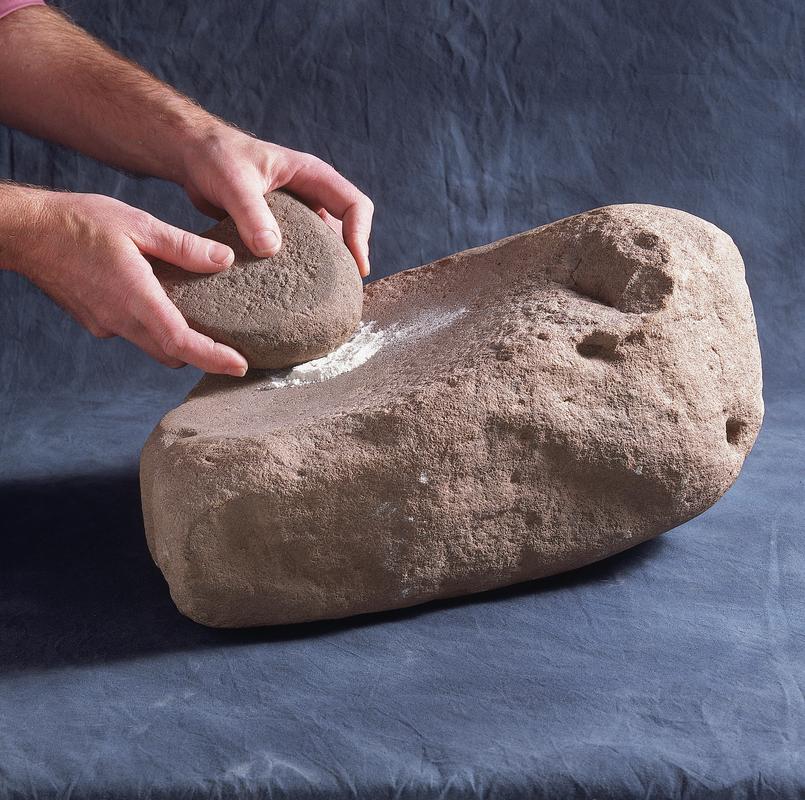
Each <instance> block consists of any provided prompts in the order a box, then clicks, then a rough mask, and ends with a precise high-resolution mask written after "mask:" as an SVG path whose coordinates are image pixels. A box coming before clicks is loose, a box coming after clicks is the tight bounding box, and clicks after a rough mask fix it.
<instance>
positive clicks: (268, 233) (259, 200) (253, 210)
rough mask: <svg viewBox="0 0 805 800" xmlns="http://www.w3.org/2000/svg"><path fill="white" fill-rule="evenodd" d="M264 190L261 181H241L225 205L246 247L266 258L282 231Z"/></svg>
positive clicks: (280, 236) (278, 242)
mask: <svg viewBox="0 0 805 800" xmlns="http://www.w3.org/2000/svg"><path fill="white" fill-rule="evenodd" d="M264 194H265V187H264V186H263V185H262V184H261V183H260V182H257V181H246V182H242V183H240V184H239V185H238V187H237V189H236V192H235V193H234V194H233V195H232V197H231V198H227V202H225V203H224V205H225V206H226V210H227V211H228V212H229V215H230V216H231V217H232V219H234V220H235V225H236V226H237V229H238V233H239V234H240V238H241V239H242V240H243V243H244V244H245V245H246V247H248V248H249V250H251V251H252V253H254V254H255V255H256V256H261V257H263V258H268V257H270V256H273V255H276V253H277V251H278V250H279V249H280V245H281V244H282V234H281V233H280V228H279V225H278V224H277V220H276V219H275V218H274V215H273V214H272V213H271V209H270V208H269V207H268V203H267V202H266V199H265V197H264Z"/></svg>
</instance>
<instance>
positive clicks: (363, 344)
mask: <svg viewBox="0 0 805 800" xmlns="http://www.w3.org/2000/svg"><path fill="white" fill-rule="evenodd" d="M465 311H466V309H464V308H462V309H458V310H457V311H447V312H444V313H442V314H437V315H435V316H430V315H429V316H427V317H423V318H422V319H421V320H417V321H415V322H413V323H411V324H410V325H405V326H401V325H392V326H390V327H388V328H386V329H381V330H376V324H377V323H375V322H361V324H360V325H359V326H358V330H357V331H356V332H355V334H354V335H353V336H352V338H351V339H349V340H348V341H346V342H344V344H342V345H341V346H340V347H337V348H336V349H335V350H333V351H332V352H331V353H328V354H327V355H326V356H322V357H321V358H316V359H314V360H313V361H307V362H306V363H304V364H299V365H297V366H296V367H293V368H292V369H286V370H277V371H272V373H270V374H271V377H270V378H269V379H268V381H266V383H265V384H264V385H263V386H261V387H260V389H261V390H262V391H267V390H270V389H284V388H287V387H290V386H305V385H307V384H310V383H321V382H322V381H326V380H328V379H329V378H334V377H335V376H336V375H342V374H343V373H345V372H350V371H351V370H353V369H355V368H356V367H359V366H360V365H361V364H364V363H366V362H367V361H368V360H369V359H370V358H371V357H372V356H373V355H374V354H375V353H377V351H378V350H380V348H381V347H383V345H385V344H388V343H389V342H391V341H393V340H396V339H401V338H404V337H408V336H417V335H422V334H425V333H432V332H433V331H435V330H438V329H439V328H443V327H444V326H445V325H449V324H450V323H451V322H453V320H455V319H457V318H458V317H460V316H461V315H462V314H463V313H465Z"/></svg>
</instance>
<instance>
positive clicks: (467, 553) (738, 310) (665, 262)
mask: <svg viewBox="0 0 805 800" xmlns="http://www.w3.org/2000/svg"><path fill="white" fill-rule="evenodd" d="M363 317H364V327H363V328H362V333H361V335H363V336H371V335H377V336H380V337H381V338H380V340H374V345H377V347H375V349H374V351H373V353H372V355H371V357H369V358H367V359H365V360H363V361H362V362H361V363H360V364H359V365H357V366H356V367H355V368H354V369H352V370H351V371H346V372H343V373H341V374H338V375H336V376H335V377H331V378H329V379H328V380H322V381H319V382H311V383H304V381H302V382H301V383H297V384H294V383H292V382H289V381H287V380H280V381H278V380H277V376H276V375H275V374H273V373H254V374H251V373H250V375H249V376H248V377H247V378H246V379H245V380H237V379H231V378H226V377H220V376H207V377H205V378H204V379H203V380H202V381H201V382H200V383H199V385H198V386H197V387H196V389H195V390H194V391H193V392H192V393H191V394H190V396H189V397H188V399H187V400H186V401H185V402H184V403H183V404H182V405H181V406H179V407H178V408H177V409H175V410H174V411H171V412H170V413H169V414H167V416H166V417H165V418H164V419H163V420H162V422H161V423H160V424H159V426H158V427H157V428H156V430H155V431H154V432H153V434H152V435H151V437H150V438H149V440H148V442H147V444H146V446H145V449H144V451H143V456H142V462H141V482H142V491H143V507H144V516H145V524H146V532H147V537H148V543H149V546H150V548H151V552H152V554H153V556H154V558H155V560H156V562H157V564H158V565H159V566H160V568H161V569H162V571H163V573H164V575H165V577H166V578H167V580H168V583H169V586H170V590H171V594H172V596H173V598H174V600H175V602H176V604H177V606H178V607H179V609H180V610H181V611H182V612H183V613H185V614H187V615H188V616H189V617H191V618H193V619H195V620H197V621H199V622H202V623H204V624H207V625H213V626H249V625H264V624H275V623H286V622H296V621H302V620H312V619H318V618H332V617H343V616H347V615H350V614H357V613H361V612H368V611H377V610H381V609H389V608H396V607H401V606H408V605H413V604H415V603H421V602H424V601H427V600H430V599H434V598H443V597H450V596H455V595H460V594H464V593H469V592H477V591H481V590H484V589H490V588H493V587H498V586H502V585H506V584H511V583H515V582H518V581H525V580H529V579H532V578H538V577H541V576H546V575H551V574H554V573H558V572H561V571H563V570H569V569H573V568H575V567H580V566H582V565H584V564H587V563H590V562H592V561H596V560H598V559H601V558H604V557H606V556H608V555H611V554H613V553H617V552H619V551H622V550H624V549H626V548H629V547H631V546H633V545H636V544H638V543H639V542H642V541H644V540H646V539H650V538H651V537H654V536H657V535H658V534H660V533H662V532H664V531H666V530H668V529H669V528H672V527H674V526H676V525H678V524H680V523H682V522H684V521H686V520H688V519H690V518H691V517H693V516H695V515H697V514H700V513H701V512H703V511H704V510H705V509H707V508H708V507H710V506H711V505H712V504H713V503H714V502H715V501H716V500H717V499H718V498H719V497H720V496H721V495H722V494H723V493H724V492H725V491H726V490H727V489H728V488H729V486H730V485H731V484H732V483H733V481H734V480H735V478H736V477H737V475H738V473H739V471H740V469H741V466H742V464H743V461H744V458H745V457H746V455H747V453H748V452H749V450H750V448H751V447H752V444H753V442H754V440H755V436H756V434H757V432H758V429H759V427H760V424H761V419H762V415H763V402H762V398H761V371H760V353H759V349H758V343H757V336H756V331H755V321H754V315H753V311H752V304H751V301H750V297H749V293H748V290H747V287H746V283H745V281H744V269H743V262H742V260H741V257H740V254H739V253H738V250H737V249H736V247H735V245H734V244H733V242H732V240H731V239H730V237H729V236H727V235H726V234H725V233H723V232H722V231H720V230H719V229H718V228H716V227H714V226H713V225H711V224H709V223H707V222H705V221H703V220H701V219H698V218H696V217H693V216H690V215H689V214H686V213H684V212H681V211H675V210H671V209H665V208H659V207H655V206H645V205H624V206H611V207H607V208H602V209H597V210H594V211H590V212H587V213H585V214H580V215H578V216H575V217H570V218H567V219H564V220H560V221H559V222H556V223H553V224H551V225H547V226H545V227H542V228H538V229H536V230H533V231H528V232H526V233H522V234H519V235H516V236H513V237H511V238H508V239H504V240H502V241H499V242H496V243H494V244H490V245H487V246H485V247H480V248H478V249H475V250H470V251H467V252H464V253H459V254H457V255H453V256H449V257H447V258H444V259H442V260H440V261H437V262H435V263H434V264H431V265H428V266H424V267H420V268H417V269H413V270H408V271H407V272H403V273H400V274H397V275H394V276H392V277H390V278H385V279H383V280H380V281H377V282H375V283H373V284H372V285H370V286H369V287H368V288H367V290H366V296H365V303H364V315H363ZM367 331H368V333H367Z"/></svg>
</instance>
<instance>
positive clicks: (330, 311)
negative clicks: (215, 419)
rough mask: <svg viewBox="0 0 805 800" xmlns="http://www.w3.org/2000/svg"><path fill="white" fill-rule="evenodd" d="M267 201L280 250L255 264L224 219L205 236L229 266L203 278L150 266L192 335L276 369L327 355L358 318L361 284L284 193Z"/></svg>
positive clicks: (315, 222)
mask: <svg viewBox="0 0 805 800" xmlns="http://www.w3.org/2000/svg"><path fill="white" fill-rule="evenodd" d="M266 200H267V201H268V205H269V207H270V208H271V210H272V212H273V213H274V216H275V217H276V219H277V223H278V225H279V227H280V231H281V232H282V237H283V243H282V247H281V248H280V251H279V252H278V253H277V254H276V255H275V256H273V257H272V258H256V257H255V256H254V255H252V253H251V252H250V251H249V250H248V248H247V247H246V245H244V244H243V242H242V241H241V239H240V237H239V236H238V232H237V229H236V228H235V223H234V222H233V221H232V219H231V218H229V217H227V218H226V219H224V220H223V221H222V222H220V223H218V224H217V225H216V226H215V227H214V228H212V229H211V230H209V231H207V232H206V233H205V234H203V235H204V236H206V237H207V238H209V239H214V240H215V241H218V242H223V243H224V244H227V245H229V246H230V247H231V248H232V249H233V250H234V252H235V262H234V264H233V265H232V266H231V267H230V268H229V269H227V270H225V271H223V272H219V273H215V274H212V275H201V274H198V273H193V272H188V271H186V270H183V269H179V268H177V267H174V266H172V265H169V264H165V263H164V262H162V261H157V260H154V262H153V265H154V272H155V273H156V276H157V278H159V281H160V283H161V284H162V286H163V288H164V289H165V291H166V292H167V294H168V297H170V299H171V300H172V301H173V302H174V303H175V304H176V306H177V307H178V308H179V310H180V311H181V312H182V314H183V315H184V317H185V319H186V320H187V322H188V324H189V325H190V327H191V328H194V329H195V330H197V331H200V332H201V333H205V334H207V335H208V336H211V337H212V338H213V339H215V341H216V342H222V343H223V344H227V345H229V346H230V347H234V348H235V349H236V350H237V351H238V352H240V353H242V354H243V355H244V356H245V357H246V360H247V361H248V362H249V366H250V367H256V368H260V369H275V368H280V367H288V366H291V365H293V364H299V363H301V362H303V361H308V360H309V359H311V358H316V357H318V356H321V355H323V354H325V353H328V352H329V351H330V350H332V349H333V348H334V347H337V346H338V345H339V344H341V343H342V342H343V341H344V340H345V339H348V338H349V337H350V335H351V334H352V333H353V331H354V330H355V328H356V327H357V325H358V322H359V321H360V318H361V303H362V298H363V285H362V282H361V278H360V275H359V273H358V267H357V265H356V264H355V261H354V260H353V258H352V255H351V254H350V252H349V250H348V249H347V247H346V245H345V244H344V243H343V241H341V239H340V238H339V237H338V236H337V235H336V234H335V233H334V232H333V231H332V230H331V229H330V228H328V227H327V225H325V223H324V222H323V221H322V219H321V217H319V216H318V214H315V213H314V212H313V211H311V210H310V209H309V208H308V207H307V206H305V205H303V204H302V203H300V202H299V201H298V200H297V199H296V198H294V197H292V196H291V195H289V194H287V193H286V192H282V191H280V192H272V193H271V194H269V195H267V197H266Z"/></svg>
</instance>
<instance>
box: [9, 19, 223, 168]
mask: <svg viewBox="0 0 805 800" xmlns="http://www.w3.org/2000/svg"><path fill="white" fill-rule="evenodd" d="M0 122H3V123H5V124H7V125H10V126H12V127H14V128H18V129H20V130H23V131H26V132H27V133H30V134H32V135H34V136H38V137H41V138H44V139H50V140H51V141H57V142H60V143H61V144H64V145H66V146H68V147H71V148H73V149H75V150H79V151H81V152H83V153H85V154H87V155H89V156H92V157H94V158H97V159H99V160H101V161H105V162H107V163H110V164H113V165H115V166H117V167H120V168H122V169H125V170H128V171H130V172H135V173H140V174H146V175H154V176H156V177H161V178H166V179H168V180H174V181H177V182H179V183H181V182H182V178H183V173H184V161H185V156H186V154H187V153H188V152H189V151H190V150H191V149H192V146H193V142H194V141H197V140H199V139H200V138H201V137H204V136H205V135H207V132H209V131H212V130H214V129H215V128H216V127H217V126H219V125H221V124H223V123H221V121H220V120H218V119H217V118H215V117H213V116H212V115H211V114H209V113H207V112H206V111H204V110H203V109H202V108H200V107H199V106H197V105H196V104H194V103H193V102H192V101H191V100H189V99H188V98H187V97H184V96H183V95H181V94H180V93H178V92H177V91H175V90H174V89H172V88H171V87H170V86H167V85H166V84H164V83H162V82H161V81H159V80H158V79H157V78H155V77H154V76H153V75H151V74H150V73H148V72H146V71H145V70H144V69H142V68H141V67H139V66H137V65H136V64H134V63H132V62H131V61H128V60H127V59H125V58H123V57H122V56H120V55H118V54H117V53H115V52H113V51H112V50H110V49H109V48H108V47H106V46H105V45H104V44H103V43H101V42H99V41H98V40H97V39H95V38H94V37H92V36H90V35H89V34H88V33H86V32H85V31H83V30H82V29H80V28H78V27H76V26H75V25H73V24H72V23H70V22H69V21H68V20H67V19H65V18H64V17H63V16H62V15H61V14H60V13H59V12H57V11H55V10H54V9H52V8H47V7H44V6H33V7H29V8H23V9H20V10H19V11H16V12H14V13H13V14H10V15H9V16H8V17H5V18H3V19H0Z"/></svg>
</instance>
